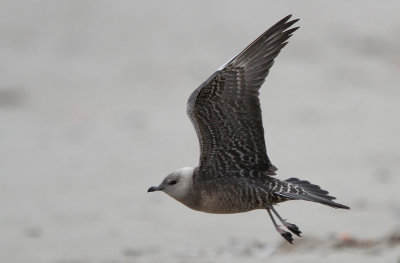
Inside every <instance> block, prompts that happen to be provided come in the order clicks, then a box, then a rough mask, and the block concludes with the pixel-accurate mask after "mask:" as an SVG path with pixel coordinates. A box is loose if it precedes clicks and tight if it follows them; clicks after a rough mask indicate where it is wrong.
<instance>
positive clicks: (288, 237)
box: [281, 231, 293, 244]
mask: <svg viewBox="0 0 400 263" xmlns="http://www.w3.org/2000/svg"><path fill="white" fill-rule="evenodd" d="M281 236H283V238H284V239H286V240H287V242H289V243H290V244H293V243H292V242H293V237H292V234H290V233H289V232H287V231H284V232H282V233H281Z"/></svg>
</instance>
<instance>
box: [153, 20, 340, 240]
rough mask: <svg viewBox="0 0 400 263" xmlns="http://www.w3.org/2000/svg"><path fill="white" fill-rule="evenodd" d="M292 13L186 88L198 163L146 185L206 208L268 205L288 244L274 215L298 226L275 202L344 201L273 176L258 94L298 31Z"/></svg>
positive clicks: (214, 210)
mask: <svg viewBox="0 0 400 263" xmlns="http://www.w3.org/2000/svg"><path fill="white" fill-rule="evenodd" d="M290 17H291V16H290V15H289V16H287V17H285V18H283V19H282V20H280V21H279V22H278V23H276V24H275V25H274V26H272V27H271V28H270V29H268V30H267V31H266V32H264V33H263V34H262V35H261V36H260V37H258V38H257V39H256V40H255V41H254V42H253V43H251V44H250V45H249V46H248V47H247V48H246V49H244V50H243V51H242V52H241V53H239V54H238V55H237V56H235V57H234V58H232V59H231V60H230V61H228V62H227V63H226V64H225V65H224V66H222V67H221V68H220V69H219V70H218V71H217V72H215V73H214V74H212V75H211V77H210V78H208V79H207V80H206V81H205V82H204V83H203V84H201V85H200V87H199V88H197V89H196V90H195V91H194V92H193V93H192V95H191V96H190V98H189V101H188V105H187V113H188V116H189V117H190V119H191V121H192V123H193V126H194V127H195V130H196V133H197V137H198V139H199V144H200V162H199V166H198V167H196V168H189V167H187V168H182V169H179V170H177V171H175V172H173V173H172V174H170V175H168V176H167V177H166V178H165V179H164V181H163V182H162V183H161V184H160V185H159V186H153V187H150V188H149V190H148V191H149V192H152V191H158V190H161V191H164V192H165V193H167V194H168V195H170V196H171V197H173V198H175V199H176V200H178V201H180V202H181V203H183V204H185V205H186V206H188V207H190V208H192V209H195V210H198V211H202V212H207V213H219V214H225V213H240V212H247V211H251V210H254V209H267V211H268V213H269V215H270V217H271V219H272V222H273V223H274V226H275V228H276V230H277V231H278V232H279V233H280V234H281V235H282V236H283V237H284V238H285V239H286V240H287V241H289V242H290V243H291V242H292V241H293V238H292V235H291V234H290V233H289V232H288V231H285V230H283V229H282V228H281V227H280V226H278V225H277V224H276V222H275V219H274V217H273V215H272V213H274V214H275V216H276V217H277V218H278V219H279V220H280V221H281V223H282V224H283V225H284V226H285V227H286V228H287V229H288V230H289V231H291V232H292V233H294V234H296V235H298V236H300V234H301V232H300V230H299V229H298V227H297V226H296V225H294V224H291V223H288V222H286V221H285V220H283V219H282V218H281V217H280V216H279V214H278V213H277V212H276V211H275V209H274V208H273V205H274V204H276V203H280V202H283V201H287V200H306V201H312V202H318V203H321V204H324V205H328V206H331V207H334V208H345V209H348V207H347V206H345V205H342V204H339V203H336V202H334V201H332V200H333V199H335V198H334V197H332V196H330V195H328V191H325V190H322V189H321V188H320V187H319V186H317V185H313V184H311V183H309V182H307V181H302V180H299V179H297V178H290V179H287V180H285V181H281V180H279V179H277V178H274V177H272V176H273V175H275V174H276V171H277V169H276V167H275V166H274V165H272V163H271V161H270V159H269V158H268V155H267V151H266V147H265V140H264V128H263V125H262V116H261V108H260V100H259V98H258V97H259V89H260V87H261V85H262V84H263V83H264V81H265V78H266V76H267V75H268V73H269V70H270V68H271V67H272V65H273V63H274V59H275V58H276V57H277V56H278V54H279V52H280V51H281V49H282V48H283V47H284V46H286V44H287V42H286V41H287V40H288V39H289V38H290V37H291V36H292V34H293V32H295V31H296V30H297V29H298V27H294V28H291V26H292V25H293V24H294V23H296V22H297V21H298V20H297V19H296V20H291V21H289V19H290ZM271 211H272V213H271Z"/></svg>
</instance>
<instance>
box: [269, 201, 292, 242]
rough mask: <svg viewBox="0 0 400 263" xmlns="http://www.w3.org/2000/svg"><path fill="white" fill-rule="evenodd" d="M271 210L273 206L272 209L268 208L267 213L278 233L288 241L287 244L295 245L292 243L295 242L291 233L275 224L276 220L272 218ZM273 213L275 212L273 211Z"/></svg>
mask: <svg viewBox="0 0 400 263" xmlns="http://www.w3.org/2000/svg"><path fill="white" fill-rule="evenodd" d="M271 208H272V206H271V207H267V212H268V214H269V216H270V217H271V220H272V223H273V224H274V226H275V229H276V231H278V233H279V234H281V236H282V237H283V238H284V239H286V240H287V242H289V243H290V244H293V243H292V242H293V237H292V234H290V233H289V232H287V231H285V230H283V229H282V228H281V227H280V226H278V224H277V223H276V222H275V219H274V217H273V216H272V213H271V211H270V209H271ZM272 209H273V208H272ZM272 211H273V210H272Z"/></svg>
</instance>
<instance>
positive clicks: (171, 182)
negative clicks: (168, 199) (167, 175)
mask: <svg viewBox="0 0 400 263" xmlns="http://www.w3.org/2000/svg"><path fill="white" fill-rule="evenodd" d="M168 184H169V185H174V184H176V180H172V181H170V182H169V183H168Z"/></svg>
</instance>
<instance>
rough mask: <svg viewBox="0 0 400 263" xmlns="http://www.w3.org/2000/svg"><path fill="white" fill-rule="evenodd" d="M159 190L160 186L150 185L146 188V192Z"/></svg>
mask: <svg viewBox="0 0 400 263" xmlns="http://www.w3.org/2000/svg"><path fill="white" fill-rule="evenodd" d="M160 190H161V188H160V187H158V186H152V187H150V188H149V190H147V192H148V193H149V192H155V191H160Z"/></svg>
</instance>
